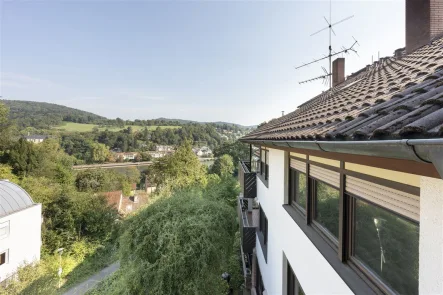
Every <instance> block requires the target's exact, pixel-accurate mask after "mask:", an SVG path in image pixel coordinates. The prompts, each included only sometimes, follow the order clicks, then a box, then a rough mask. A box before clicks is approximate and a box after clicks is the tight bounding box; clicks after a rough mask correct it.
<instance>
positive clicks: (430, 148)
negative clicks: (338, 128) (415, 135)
mask: <svg viewBox="0 0 443 295" xmlns="http://www.w3.org/2000/svg"><path fill="white" fill-rule="evenodd" d="M241 141H242V142H245V143H251V144H257V145H267V146H275V147H289V148H299V149H308V150H315V151H323V152H334V153H344V154H353V155H364V156H372V157H383V158H394V159H402V160H412V161H416V162H422V163H432V164H433V165H434V166H435V168H436V169H437V171H438V173H439V174H440V177H441V178H442V179H443V138H437V139H402V140H371V141H317V140H313V141H296V140H254V139H250V140H249V139H242V140H241Z"/></svg>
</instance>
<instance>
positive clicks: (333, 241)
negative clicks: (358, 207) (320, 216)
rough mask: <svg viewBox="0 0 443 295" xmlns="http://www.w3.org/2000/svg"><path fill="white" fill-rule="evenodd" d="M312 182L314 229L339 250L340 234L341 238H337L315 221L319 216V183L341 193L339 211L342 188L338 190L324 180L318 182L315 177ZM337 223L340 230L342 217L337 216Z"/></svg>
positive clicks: (311, 179)
mask: <svg viewBox="0 0 443 295" xmlns="http://www.w3.org/2000/svg"><path fill="white" fill-rule="evenodd" d="M309 178H310V180H309V182H310V185H311V195H310V198H311V225H312V227H313V228H314V229H315V230H317V231H318V232H319V233H320V235H322V237H323V238H324V239H325V240H326V242H327V243H329V244H330V245H331V246H332V247H333V248H336V249H338V247H339V239H340V234H339V236H337V237H335V236H334V234H333V233H332V232H331V231H330V230H329V229H327V228H326V227H325V226H323V225H322V224H321V223H320V222H318V221H317V220H315V218H316V214H317V204H316V203H317V202H316V201H317V183H318V182H320V183H323V184H324V185H327V186H329V187H331V188H333V189H335V190H338V192H339V205H338V206H339V208H338V209H339V210H340V197H341V196H340V188H337V187H335V186H333V185H331V184H329V183H326V182H324V181H322V180H318V179H317V178H314V177H309ZM337 219H338V220H337V221H338V222H339V229H340V216H337Z"/></svg>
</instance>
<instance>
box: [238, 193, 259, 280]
mask: <svg viewBox="0 0 443 295" xmlns="http://www.w3.org/2000/svg"><path fill="white" fill-rule="evenodd" d="M237 205H238V208H237V209H238V217H239V223H240V240H241V247H240V248H241V256H242V266H243V275H244V277H245V286H246V288H247V289H250V288H251V278H252V253H253V251H254V248H255V241H256V230H257V227H258V224H259V219H260V211H259V209H256V208H255V204H254V199H247V198H243V197H241V196H239V197H238V204H237Z"/></svg>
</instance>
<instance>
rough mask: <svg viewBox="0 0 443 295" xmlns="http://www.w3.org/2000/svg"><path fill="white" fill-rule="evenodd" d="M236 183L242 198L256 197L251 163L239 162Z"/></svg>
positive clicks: (255, 183)
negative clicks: (237, 182)
mask: <svg viewBox="0 0 443 295" xmlns="http://www.w3.org/2000/svg"><path fill="white" fill-rule="evenodd" d="M238 181H239V182H240V187H241V193H242V194H243V197H244V198H248V199H249V198H255V197H257V176H256V173H255V172H252V170H251V162H249V161H240V162H239V167H238Z"/></svg>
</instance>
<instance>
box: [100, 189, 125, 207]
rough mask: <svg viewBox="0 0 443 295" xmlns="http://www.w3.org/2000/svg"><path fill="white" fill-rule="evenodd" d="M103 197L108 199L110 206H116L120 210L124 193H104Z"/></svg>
mask: <svg viewBox="0 0 443 295" xmlns="http://www.w3.org/2000/svg"><path fill="white" fill-rule="evenodd" d="M102 195H103V196H104V197H105V198H106V200H107V201H108V204H109V205H110V206H114V207H115V208H116V209H117V210H120V206H121V204H120V199H121V196H122V191H114V192H105V193H102Z"/></svg>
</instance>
